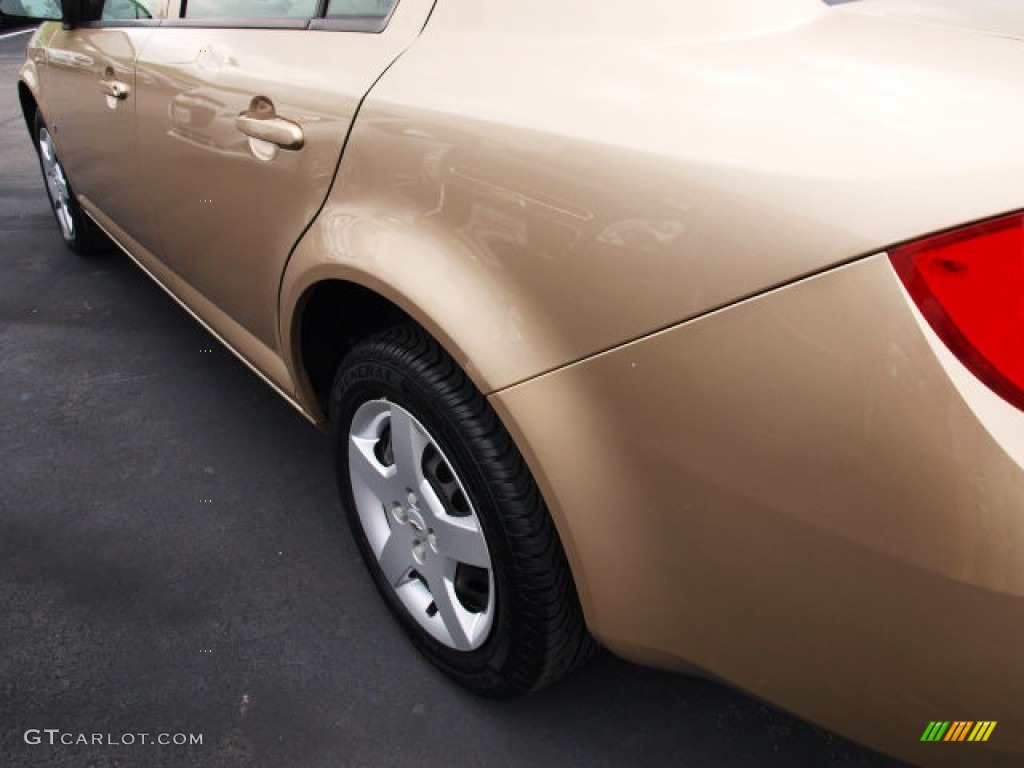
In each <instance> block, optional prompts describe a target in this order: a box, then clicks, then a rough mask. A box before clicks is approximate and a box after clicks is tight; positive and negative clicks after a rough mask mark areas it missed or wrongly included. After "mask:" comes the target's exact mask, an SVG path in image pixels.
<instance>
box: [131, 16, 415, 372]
mask: <svg viewBox="0 0 1024 768" xmlns="http://www.w3.org/2000/svg"><path fill="white" fill-rule="evenodd" d="M432 6H433V0H398V2H397V4H396V3H395V0H326V2H324V1H323V0H321V2H318V1H317V0H187V3H186V2H183V3H182V13H181V16H182V18H180V19H178V20H175V21H171V22H168V23H166V24H165V25H164V26H162V27H161V28H160V30H158V34H157V35H154V36H153V37H152V39H151V40H150V41H149V42H148V44H147V45H146V46H145V48H144V49H143V51H142V52H141V55H140V56H139V59H138V63H137V68H138V74H137V82H138V97H137V98H138V102H137V110H138V125H139V138H140V145H141V157H142V165H143V172H144V176H145V178H146V179H147V181H148V184H149V190H148V194H149V196H150V197H151V199H152V200H153V204H154V210H155V217H156V224H157V231H158V235H159V238H158V242H157V243H156V244H155V247H153V248H151V250H152V252H153V254H154V256H155V257H156V259H157V260H158V262H160V264H159V266H160V268H161V269H160V270H159V271H161V272H163V271H164V270H170V271H171V272H173V273H174V275H173V276H168V275H164V277H165V282H168V281H169V282H171V283H172V284H174V283H177V282H179V281H182V282H184V283H185V284H187V285H188V286H189V287H190V288H191V289H194V290H195V291H196V292H197V293H198V294H200V296H201V298H200V299H196V300H192V301H189V299H188V298H186V301H188V303H190V305H191V306H192V308H193V309H194V310H195V311H196V312H197V314H199V315H200V316H201V317H203V319H204V320H206V321H207V322H208V323H209V324H210V325H211V326H213V327H214V329H215V330H217V331H218V332H220V333H221V335H222V336H224V337H225V338H227V339H228V341H230V342H232V344H233V346H235V348H236V349H238V350H239V351H240V352H242V354H243V355H244V356H245V357H246V358H247V359H249V361H250V362H252V363H254V364H255V365H256V366H257V368H260V369H261V370H263V372H264V373H268V374H270V376H271V378H272V379H276V378H277V376H274V374H273V372H272V371H269V370H268V366H267V365H265V364H264V363H265V361H266V360H273V359H274V358H275V356H276V355H275V353H276V352H277V350H279V344H278V338H277V333H278V318H277V302H278V288H279V285H280V277H281V274H282V272H283V270H284V265H285V262H286V261H287V258H288V255H289V253H290V252H291V249H292V247H293V246H294V244H295V243H296V242H297V240H298V238H299V237H300V236H301V234H302V232H303V231H304V230H305V228H306V227H307V225H308V224H309V223H310V222H311V221H312V219H313V217H314V216H315V215H316V213H317V211H318V210H319V208H320V206H321V205H322V203H323V201H324V199H325V197H326V195H327V191H328V188H329V186H330V184H331V181H332V179H333V177H334V172H335V170H336V168H337V166H338V161H339V158H340V156H341V152H342V148H343V146H344V143H345V140H346V137H347V135H348V130H349V127H350V125H351V122H352V120H353V118H354V116H355V113H356V110H357V109H358V107H359V104H360V102H361V100H362V98H363V96H364V95H365V94H366V93H367V91H369V89H370V88H371V87H372V85H373V84H374V82H375V81H376V80H377V79H378V78H379V77H380V76H381V74H383V72H384V71H385V70H386V69H387V67H388V66H389V65H390V64H391V63H392V62H393V61H394V60H395V58H396V57H397V56H399V55H400V54H401V52H402V51H403V50H405V48H406V47H408V45H409V44H410V43H411V42H412V41H413V40H414V39H415V38H416V36H417V35H418V34H419V32H420V31H421V30H422V28H423V25H424V24H425V23H426V20H427V17H428V15H429V13H430V10H431V8H432ZM319 9H322V10H320V11H319V12H320V16H321V18H317V13H318V10H319ZM176 292H178V293H179V295H181V294H182V293H183V292H184V293H188V292H187V291H182V290H178V291H176ZM204 307H210V308H213V309H211V310H210V311H204Z"/></svg>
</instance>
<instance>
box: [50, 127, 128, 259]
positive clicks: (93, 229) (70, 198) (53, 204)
mask: <svg viewBox="0 0 1024 768" xmlns="http://www.w3.org/2000/svg"><path fill="white" fill-rule="evenodd" d="M44 132H45V134H50V129H49V128H48V127H47V125H46V121H45V120H44V119H43V114H42V112H40V111H39V110H36V114H35V119H34V120H33V130H32V140H33V142H34V143H35V147H36V155H38V157H39V170H40V171H41V172H42V174H43V185H44V187H45V188H46V196H47V197H48V198H49V200H50V210H51V211H53V217H54V219H55V220H56V222H57V231H58V232H59V233H60V236H61V238H62V239H63V240H64V244H65V245H66V246H67V247H68V248H70V249H71V250H72V251H75V252H76V253H81V254H89V253H97V252H100V251H106V250H109V249H110V246H111V242H110V240H109V239H108V238H107V236H106V235H105V234H104V233H103V230H101V229H100V228H99V227H98V226H96V224H95V222H93V220H92V219H90V218H89V217H88V216H87V215H86V214H85V212H84V211H83V210H82V207H81V206H80V205H79V204H78V200H77V199H76V197H75V193H74V190H73V187H72V185H71V180H70V179H68V178H67V174H66V173H65V171H64V167H63V164H62V163H61V161H60V158H59V157H57V154H56V144H55V143H53V141H52V138H51V140H50V146H51V147H52V152H53V156H54V158H55V162H56V165H57V168H58V169H59V172H60V175H61V176H62V177H63V179H64V183H65V185H66V189H67V192H68V194H67V197H66V198H64V199H58V197H57V196H56V195H55V194H54V190H53V189H52V188H51V184H50V182H49V181H48V172H47V162H46V160H45V159H44V150H43V143H42V142H43V136H44ZM61 208H64V209H66V218H65V220H64V221H63V222H62V220H61V219H62V214H61Z"/></svg>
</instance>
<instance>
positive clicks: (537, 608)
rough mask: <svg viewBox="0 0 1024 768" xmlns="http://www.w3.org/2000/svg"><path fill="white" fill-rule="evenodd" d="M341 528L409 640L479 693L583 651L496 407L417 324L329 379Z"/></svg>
mask: <svg viewBox="0 0 1024 768" xmlns="http://www.w3.org/2000/svg"><path fill="white" fill-rule="evenodd" d="M331 416H332V426H333V430H334V440H335V456H336V465H337V466H336V468H337V473H338V484H339V488H340V491H341V496H342V501H343V503H344V506H345V509H346V512H347V515H348V519H349V523H350V525H351V527H352V530H353V533H354V535H355V538H356V541H357V542H358V545H359V548H360V551H361V553H362V555H363V558H364V560H365V561H366V563H367V566H368V567H369V570H370V571H371V573H372V574H373V577H374V580H375V582H376V583H377V586H378V588H379V589H380V591H381V593H382V594H383V596H384V598H385V600H386V601H387V603H388V605H389V606H390V607H391V609H392V610H393V611H394V613H395V614H396V615H397V617H398V618H399V620H400V622H401V623H402V625H403V626H404V627H405V629H406V630H407V631H408V632H409V634H410V635H411V637H412V639H413V641H414V643H415V644H416V645H417V646H418V647H419V648H420V650H421V651H423V653H424V654H425V655H426V656H427V657H428V658H429V659H430V660H431V661H433V662H434V663H435V664H436V665H438V666H439V667H440V668H441V669H443V670H444V671H445V672H447V673H448V674H449V675H450V676H451V677H453V678H454V679H455V680H457V681H458V682H459V683H461V684H462V685H464V686H466V687H468V688H470V689H472V690H474V691H476V692H478V693H482V694H486V695H498V696H500V695H509V694H514V693H518V692H523V691H530V690H535V689H537V688H540V687H542V686H544V685H546V684H548V683H550V682H553V681H554V680H556V679H558V678H559V677H561V676H563V675H564V674H566V673H568V672H569V671H570V670H571V669H573V668H574V667H575V666H577V665H578V664H579V663H580V662H582V661H583V660H584V659H586V658H587V657H588V656H589V655H590V653H591V651H592V649H593V642H592V641H591V639H590V637H589V635H588V634H587V631H586V628H585V626H584V624H583V618H582V613H581V611H580V606H579V602H578V599H577V597H576V591H575V588H574V585H573V583H572V577H571V574H570V572H569V567H568V563H567V562H566V559H565V554H564V552H563V550H562V547H561V544H560V542H559V540H558V535H557V532H556V531H555V528H554V525H553V524H552V522H551V519H550V517H549V515H548V512H547V509H546V507H545V506H544V502H543V500H542V499H541V496H540V493H539V492H538V490H537V487H536V484H535V483H534V481H533V478H532V477H531V475H530V473H529V470H528V469H527V467H526V464H525V462H524V461H523V458H522V456H521V455H520V454H519V451H518V450H517V449H516V447H515V445H514V444H513V443H512V440H511V438H510V437H509V435H508V433H507V432H506V431H505V429H504V428H503V426H502V425H501V423H500V422H499V420H498V418H497V415H496V414H495V413H494V411H493V409H492V408H491V406H490V405H489V404H488V402H487V401H486V399H485V398H484V397H483V396H482V395H481V394H480V392H479V391H478V390H477V389H476V388H475V387H474V386H473V384H472V383H471V382H470V381H469V379H468V378H467V377H466V375H465V374H464V373H463V372H462V370H461V369H459V367H458V366H456V365H455V363H454V361H453V360H452V359H451V358H450V357H449V356H448V355H447V354H446V353H445V352H444V351H443V350H442V349H441V348H440V346H439V345H438V344H437V343H436V342H434V341H433V340H432V339H430V338H429V337H428V336H427V335H426V334H425V333H423V332H422V331H421V330H420V329H419V328H417V327H414V326H403V327H400V328H395V329H391V330H388V331H385V332H383V333H381V334H378V335H376V336H373V337H371V338H369V339H367V340H366V341H364V342H362V343H360V344H358V345H356V346H355V347H354V348H353V349H352V350H351V352H350V353H349V354H348V355H347V356H346V358H345V361H344V362H343V364H342V366H341V368H340V370H339V371H338V375H337V377H336V379H335V382H334V387H333V391H332V395H331Z"/></svg>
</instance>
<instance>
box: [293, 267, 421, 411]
mask: <svg viewBox="0 0 1024 768" xmlns="http://www.w3.org/2000/svg"><path fill="white" fill-rule="evenodd" d="M409 322H414V321H413V319H412V318H411V317H410V316H409V315H408V314H407V313H406V312H405V311H404V310H402V309H401V308H400V307H399V306H397V305H396V304H394V303H393V302H391V301H389V300H388V299H386V298H384V297H383V296H381V295H380V294H379V293H376V292H374V291H372V290H370V289H369V288H366V287H364V286H362V285H359V284H358V283H354V282H350V281H347V280H323V281H320V282H318V283H315V284H313V285H311V286H310V287H309V288H307V289H306V291H305V292H304V293H303V295H302V298H301V299H300V301H299V303H298V305H297V309H296V313H295V323H294V324H293V331H292V332H293V345H294V346H293V348H294V349H295V351H296V352H295V358H296V363H297V365H296V370H297V372H298V379H299V381H298V382H297V383H298V386H299V388H300V389H304V390H306V394H307V395H310V396H311V397H310V398H309V399H311V400H312V401H313V402H315V403H316V404H317V405H318V406H319V407H320V410H321V412H322V413H323V414H324V415H327V402H328V398H329V397H330V393H331V386H332V385H333V383H334V374H335V372H336V371H337V370H338V366H339V365H340V364H341V361H342V358H344V357H345V354H346V353H347V352H348V350H349V349H351V348H352V347H353V346H354V345H355V344H357V343H358V342H359V341H361V340H362V339H365V338H366V337H368V336H371V335H373V334H375V333H378V332H380V331H383V330H386V329H387V328H391V327H393V326H396V325H400V324H403V323H409Z"/></svg>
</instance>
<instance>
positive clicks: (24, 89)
mask: <svg viewBox="0 0 1024 768" xmlns="http://www.w3.org/2000/svg"><path fill="white" fill-rule="evenodd" d="M18 101H19V102H20V103H21V114H22V117H24V118H25V127H26V128H28V130H29V133H31V132H32V128H33V125H32V121H33V120H35V114H36V110H37V109H39V104H38V102H36V97H35V96H33V95H32V90H31V89H30V88H29V87H28V86H27V85H25V83H23V82H22V81H20V80H19V81H18Z"/></svg>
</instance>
